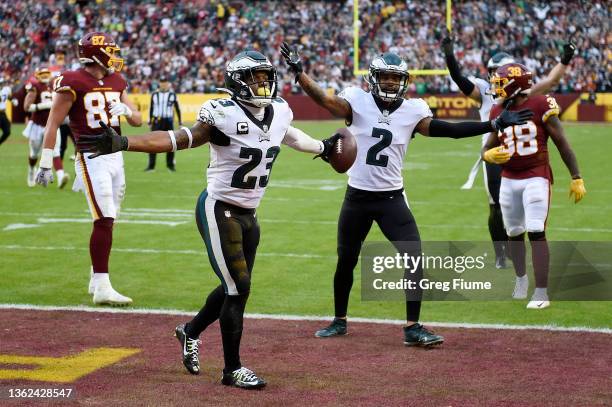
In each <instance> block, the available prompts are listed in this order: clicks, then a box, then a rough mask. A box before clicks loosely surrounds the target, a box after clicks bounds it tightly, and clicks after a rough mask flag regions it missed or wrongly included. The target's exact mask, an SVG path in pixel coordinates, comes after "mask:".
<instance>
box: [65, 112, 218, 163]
mask: <svg viewBox="0 0 612 407" xmlns="http://www.w3.org/2000/svg"><path fill="white" fill-rule="evenodd" d="M100 126H102V130H103V133H102V134H100V135H96V136H85V135H83V136H81V137H79V140H78V142H77V146H78V147H79V151H81V152H82V153H93V155H91V156H90V158H95V157H97V156H99V155H105V154H112V153H116V152H117V151H136V152H142V153H167V152H171V151H176V150H184V149H187V148H194V147H199V146H201V145H203V144H205V143H207V142H208V141H210V134H211V129H212V127H211V126H210V125H208V124H205V123H202V122H199V121H198V122H196V124H194V126H193V127H192V128H191V129H189V128H187V127H182V128H181V129H180V130H178V131H176V132H174V131H172V130H169V131H153V132H150V133H147V134H144V135H142V136H132V137H125V136H121V135H119V134H118V133H117V132H116V131H115V130H114V129H113V128H112V127H108V126H107V125H106V124H105V123H104V122H100Z"/></svg>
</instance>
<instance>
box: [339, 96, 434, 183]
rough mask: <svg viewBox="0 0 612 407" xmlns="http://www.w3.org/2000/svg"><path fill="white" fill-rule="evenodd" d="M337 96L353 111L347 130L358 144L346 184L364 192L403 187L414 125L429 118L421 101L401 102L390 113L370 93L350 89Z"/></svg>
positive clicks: (425, 106) (424, 103) (409, 100)
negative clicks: (405, 157)
mask: <svg viewBox="0 0 612 407" xmlns="http://www.w3.org/2000/svg"><path fill="white" fill-rule="evenodd" d="M338 96H340V97H341V98H344V99H345V100H346V101H347V102H349V104H350V105H351V109H352V110H353V121H352V123H351V125H350V127H348V130H349V131H350V132H351V133H352V134H353V135H354V136H355V139H356V140H357V158H356V159H355V163H354V164H353V166H352V167H351V168H350V169H349V170H348V176H349V179H348V183H349V185H350V186H352V187H353V188H358V189H362V190H366V191H392V190H397V189H401V188H403V187H404V179H403V177H402V168H403V166H404V156H405V155H406V151H407V149H408V144H409V143H410V140H411V139H412V134H413V132H414V128H415V127H416V125H417V124H418V123H419V122H420V121H421V120H422V119H424V118H426V117H432V113H431V110H430V109H429V106H428V105H427V103H426V102H425V101H424V100H423V99H405V100H404V99H403V100H401V101H399V102H397V103H395V104H394V105H392V106H391V108H390V109H388V110H387V109H385V108H383V107H382V105H381V106H380V107H379V105H378V104H377V103H376V100H375V99H374V96H372V94H371V93H369V92H366V91H364V90H363V89H361V88H358V87H349V88H346V89H345V90H343V91H342V92H341V93H340V94H339V95H338Z"/></svg>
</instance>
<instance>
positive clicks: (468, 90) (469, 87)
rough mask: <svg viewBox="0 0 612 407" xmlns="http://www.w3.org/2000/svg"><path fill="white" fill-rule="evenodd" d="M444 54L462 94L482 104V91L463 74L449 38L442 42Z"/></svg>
mask: <svg viewBox="0 0 612 407" xmlns="http://www.w3.org/2000/svg"><path fill="white" fill-rule="evenodd" d="M441 48H442V52H444V59H445V60H446V66H447V67H448V72H449V73H450V76H451V78H452V79H453V81H454V82H455V83H456V84H457V86H458V87H459V89H460V90H461V92H463V94H464V95H465V96H467V97H469V98H470V99H473V100H475V101H477V102H478V103H482V95H481V94H480V89H478V87H477V86H476V85H474V83H473V82H472V81H470V80H469V79H468V78H467V77H465V76H464V75H463V74H462V73H461V67H459V63H458V62H457V60H456V59H455V53H454V50H453V39H452V38H451V37H449V36H447V37H445V38H444V39H443V40H442V44H441Z"/></svg>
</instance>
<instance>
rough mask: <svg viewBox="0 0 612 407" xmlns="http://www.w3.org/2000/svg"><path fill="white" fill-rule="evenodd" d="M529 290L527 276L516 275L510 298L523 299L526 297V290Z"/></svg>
mask: <svg viewBox="0 0 612 407" xmlns="http://www.w3.org/2000/svg"><path fill="white" fill-rule="evenodd" d="M528 290H529V278H528V277H527V275H526V274H525V275H524V276H523V277H516V282H515V283H514V291H513V292H512V298H514V299H515V300H524V299H525V298H527V291H528Z"/></svg>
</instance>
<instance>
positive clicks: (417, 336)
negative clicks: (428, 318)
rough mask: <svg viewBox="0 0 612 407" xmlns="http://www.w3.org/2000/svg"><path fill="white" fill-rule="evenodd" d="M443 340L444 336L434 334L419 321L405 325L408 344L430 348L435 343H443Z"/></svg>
mask: <svg viewBox="0 0 612 407" xmlns="http://www.w3.org/2000/svg"><path fill="white" fill-rule="evenodd" d="M443 342H444V337H442V336H440V335H436V334H434V333H433V332H431V331H430V330H428V329H427V328H425V327H424V326H423V325H421V324H419V323H416V324H413V325H411V326H407V327H404V345H406V346H423V347H425V348H428V347H431V346H434V345H441V344H442V343H443Z"/></svg>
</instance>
